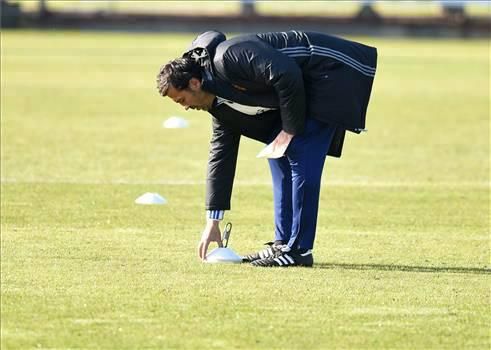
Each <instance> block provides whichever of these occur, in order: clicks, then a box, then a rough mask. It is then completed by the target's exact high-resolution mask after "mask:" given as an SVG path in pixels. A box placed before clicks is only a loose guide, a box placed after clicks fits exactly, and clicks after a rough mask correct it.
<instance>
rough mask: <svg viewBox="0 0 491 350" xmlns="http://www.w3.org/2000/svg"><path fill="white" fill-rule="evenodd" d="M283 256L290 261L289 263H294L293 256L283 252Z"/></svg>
mask: <svg viewBox="0 0 491 350" xmlns="http://www.w3.org/2000/svg"><path fill="white" fill-rule="evenodd" d="M284 257H285V258H287V259H288V261H289V262H290V264H295V260H293V258H292V257H291V256H290V255H288V254H285V255H284Z"/></svg>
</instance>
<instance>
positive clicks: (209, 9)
mask: <svg viewBox="0 0 491 350" xmlns="http://www.w3.org/2000/svg"><path fill="white" fill-rule="evenodd" d="M11 2H13V3H18V4H20V5H21V7H22V9H23V10H24V11H37V10H38V8H39V0H11ZM204 2H205V1H199V0H196V1H190V0H186V1H182V0H181V1H169V0H167V1H166V0H158V1H157V0H150V1H148V0H139V1H136V0H133V1H128V0H126V1H115V0H111V1H101V0H99V1H73V0H64V1H63V0H47V1H46V3H47V6H48V8H49V9H51V10H54V11H72V10H76V11H106V12H113V13H118V12H143V13H148V12H151V13H155V12H157V13H162V14H183V13H184V14H196V10H197V8H199V13H200V14H201V15H237V14H239V13H240V10H241V3H240V1H239V0H235V1H222V0H217V1H206V6H203V3H204ZM361 2H362V1H346V0H324V1H319V0H313V1H310V0H304V1H300V0H297V1H284V0H269V1H257V2H256V5H255V6H256V11H257V13H259V14H261V15H290V16H291V15H294V16H295V15H298V16H310V15H316V16H353V15H356V14H357V13H358V11H359V10H360V3H361ZM373 6H374V8H375V10H376V11H377V12H378V13H379V14H381V15H382V16H418V17H428V16H433V17H437V16H441V15H442V6H441V4H440V2H439V1H380V0H379V1H376V2H375V3H374V4H373ZM465 10H466V13H467V14H468V15H470V16H491V10H490V4H489V2H488V3H486V2H485V0H482V1H474V2H470V3H467V4H465Z"/></svg>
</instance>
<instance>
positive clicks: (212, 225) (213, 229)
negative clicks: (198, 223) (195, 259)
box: [198, 219, 223, 260]
mask: <svg viewBox="0 0 491 350" xmlns="http://www.w3.org/2000/svg"><path fill="white" fill-rule="evenodd" d="M219 224H220V221H218V220H212V219H208V220H207V222H206V226H205V229H204V230H203V233H202V234H201V241H200V242H199V245H198V255H199V257H200V258H201V260H205V258H206V252H207V251H208V246H209V245H210V243H211V242H217V244H218V246H219V247H223V245H222V234H221V232H220V226H219Z"/></svg>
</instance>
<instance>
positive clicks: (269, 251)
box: [268, 248, 273, 256]
mask: <svg viewBox="0 0 491 350" xmlns="http://www.w3.org/2000/svg"><path fill="white" fill-rule="evenodd" d="M268 253H269V254H268V256H271V255H273V249H271V248H268Z"/></svg>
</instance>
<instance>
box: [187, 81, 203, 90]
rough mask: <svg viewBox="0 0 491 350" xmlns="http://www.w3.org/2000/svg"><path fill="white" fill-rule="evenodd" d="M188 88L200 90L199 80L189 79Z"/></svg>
mask: <svg viewBox="0 0 491 350" xmlns="http://www.w3.org/2000/svg"><path fill="white" fill-rule="evenodd" d="M189 88H190V89H191V90H193V91H199V90H201V80H199V79H196V78H191V79H189Z"/></svg>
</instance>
